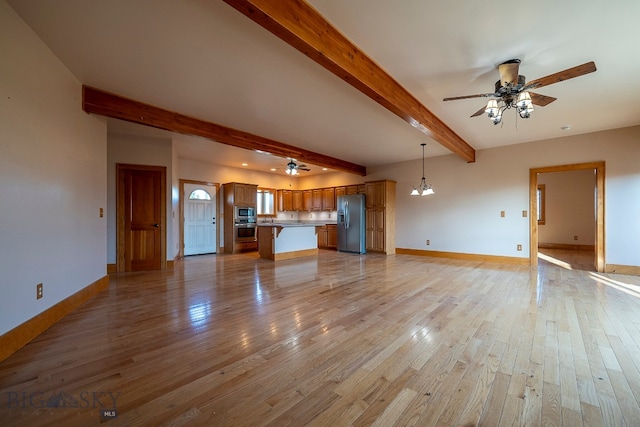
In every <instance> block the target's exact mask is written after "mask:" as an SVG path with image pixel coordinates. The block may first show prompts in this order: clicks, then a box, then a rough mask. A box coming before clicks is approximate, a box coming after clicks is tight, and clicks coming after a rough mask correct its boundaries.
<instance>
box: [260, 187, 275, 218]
mask: <svg viewBox="0 0 640 427" xmlns="http://www.w3.org/2000/svg"><path fill="white" fill-rule="evenodd" d="M275 200H276V190H274V189H273V188H258V197H257V206H256V208H257V211H258V215H260V216H275V214H276V210H275Z"/></svg>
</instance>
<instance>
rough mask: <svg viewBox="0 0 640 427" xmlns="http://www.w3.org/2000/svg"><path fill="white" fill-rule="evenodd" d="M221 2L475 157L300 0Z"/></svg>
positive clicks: (413, 123)
mask: <svg viewBox="0 0 640 427" xmlns="http://www.w3.org/2000/svg"><path fill="white" fill-rule="evenodd" d="M224 1H225V3H227V4H229V5H230V6H232V7H233V8H235V9H236V10H238V11H239V12H241V13H242V14H244V15H246V16H247V17H248V18H249V19H251V20H252V21H254V22H256V23H257V24H259V25H261V26H262V27H264V28H265V29H267V30H268V31H270V32H271V33H273V34H274V35H276V36H278V37H279V38H280V39H282V40H283V41H285V42H286V43H288V44H290V45H291V46H293V47H295V48H296V49H298V50H299V51H300V52H302V53H304V54H305V55H307V56H308V57H309V58H311V59H313V60H314V61H315V62H317V63H318V64H320V65H322V66H323V67H325V68H326V69H328V70H329V71H331V72H332V73H334V74H335V75H337V76H338V77H340V78H341V79H343V80H344V81H346V82H347V83H349V84H350V85H351V86H353V87H355V88H356V89H358V90H360V91H361V92H362V93H364V94H365V95H367V96H369V97H370V98H371V99H373V100H374V101H376V102H378V103H379V104H380V105H382V106H383V107H385V108H386V109H388V110H389V111H391V112H393V113H394V114H396V115H397V116H399V117H400V118H402V119H403V120H405V121H406V122H408V123H409V124H411V126H413V127H415V128H416V129H419V130H420V131H422V132H424V133H425V134H426V135H427V136H429V137H430V138H432V139H433V140H435V141H436V142H438V143H439V144H441V145H442V146H444V147H446V148H447V149H449V150H451V151H452V152H454V153H456V154H457V155H459V156H460V157H462V158H463V159H464V160H466V161H467V162H474V161H475V150H474V149H473V147H471V146H470V145H469V144H467V142H466V141H464V140H463V139H462V138H461V137H460V136H458V134H456V133H455V132H454V131H453V130H451V128H449V127H448V126H447V125H446V124H445V123H444V122H443V121H442V120H440V119H439V118H438V117H436V116H435V115H434V114H433V113H432V112H431V111H429V109H428V108H427V107H425V106H424V105H422V104H421V103H420V102H419V101H418V100H417V99H416V98H415V97H414V96H413V95H411V94H410V93H409V92H408V91H407V90H406V89H405V88H404V87H402V86H401V85H400V84H399V83H398V82H397V81H395V80H394V79H393V78H392V77H391V76H390V75H389V74H387V73H386V72H385V71H384V70H383V69H382V68H380V67H379V66H378V65H377V64H376V63H375V62H374V61H373V60H371V59H370V58H369V57H368V56H367V55H366V54H365V53H364V52H362V51H361V50H360V49H358V47H357V46H355V45H354V44H353V43H351V41H350V40H348V39H347V38H346V37H344V36H343V35H342V34H341V33H340V32H339V31H338V30H337V29H336V28H334V27H333V26H332V25H331V24H330V23H329V22H328V21H327V20H326V19H324V18H323V17H322V15H320V14H319V13H318V12H317V11H316V10H315V9H314V8H313V7H311V6H310V5H309V4H307V3H306V2H304V1H303V0H278V1H273V0H224ZM435 42H437V41H435V40H434V43H435Z"/></svg>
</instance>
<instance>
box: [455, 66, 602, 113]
mask: <svg viewBox="0 0 640 427" xmlns="http://www.w3.org/2000/svg"><path fill="white" fill-rule="evenodd" d="M519 67H520V60H519V59H510V60H509V61H505V62H503V63H502V64H500V65H498V72H499V73H500V80H498V81H497V82H496V85H495V92H493V93H481V94H477V95H464V96H454V97H451V98H444V99H443V101H455V100H458V99H469V98H491V99H490V100H489V102H488V103H487V106H486V107H482V108H481V109H479V110H478V111H476V112H475V113H474V114H472V115H471V117H476V116H479V115H481V114H482V113H487V116H488V117H489V119H491V121H492V122H493V124H494V125H497V124H498V123H500V122H501V121H502V113H503V112H504V111H505V110H508V109H510V108H514V109H516V111H517V112H518V114H519V115H520V117H522V118H523V119H528V118H529V117H530V116H531V112H532V111H533V105H534V104H535V105H538V106H540V107H544V106H545V105H548V104H550V103H552V102H553V101H555V100H556V99H557V98H553V97H551V96H546V95H540V94H537V93H533V92H530V91H529V90H530V89H538V88H541V87H543V86H548V85H551V84H553V83H559V82H561V81H564V80H569V79H572V78H574V77H580V76H582V75H585V74H589V73H593V72H594V71H596V64H595V63H594V62H593V61H591V62H587V63H584V64H582V65H578V66H576V67H573V68H568V69H566V70H564V71H560V72H557V73H554V74H550V75H548V76H546V77H542V78H539V79H536V80H532V81H530V82H528V83H526V82H525V78H524V76H522V75H520V74H518V69H519Z"/></svg>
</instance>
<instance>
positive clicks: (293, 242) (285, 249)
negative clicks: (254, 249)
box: [258, 221, 325, 261]
mask: <svg viewBox="0 0 640 427" xmlns="http://www.w3.org/2000/svg"><path fill="white" fill-rule="evenodd" d="M323 225H325V224H324V223H318V222H297V221H291V222H288V221H283V222H275V223H261V224H258V253H259V254H260V258H264V259H269V260H273V261H278V260H283V259H291V258H298V257H304V256H311V255H317V254H318V237H317V236H316V227H318V226H323Z"/></svg>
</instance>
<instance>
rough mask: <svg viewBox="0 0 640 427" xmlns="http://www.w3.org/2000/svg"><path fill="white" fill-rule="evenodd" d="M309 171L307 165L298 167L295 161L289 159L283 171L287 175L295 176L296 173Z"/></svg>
mask: <svg viewBox="0 0 640 427" xmlns="http://www.w3.org/2000/svg"><path fill="white" fill-rule="evenodd" d="M310 170H311V169H309V168H308V167H307V165H302V164H300V165H298V164H297V163H296V159H289V163H287V168H286V169H285V170H284V171H285V172H286V173H287V175H297V174H298V171H305V172H309V171H310Z"/></svg>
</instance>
